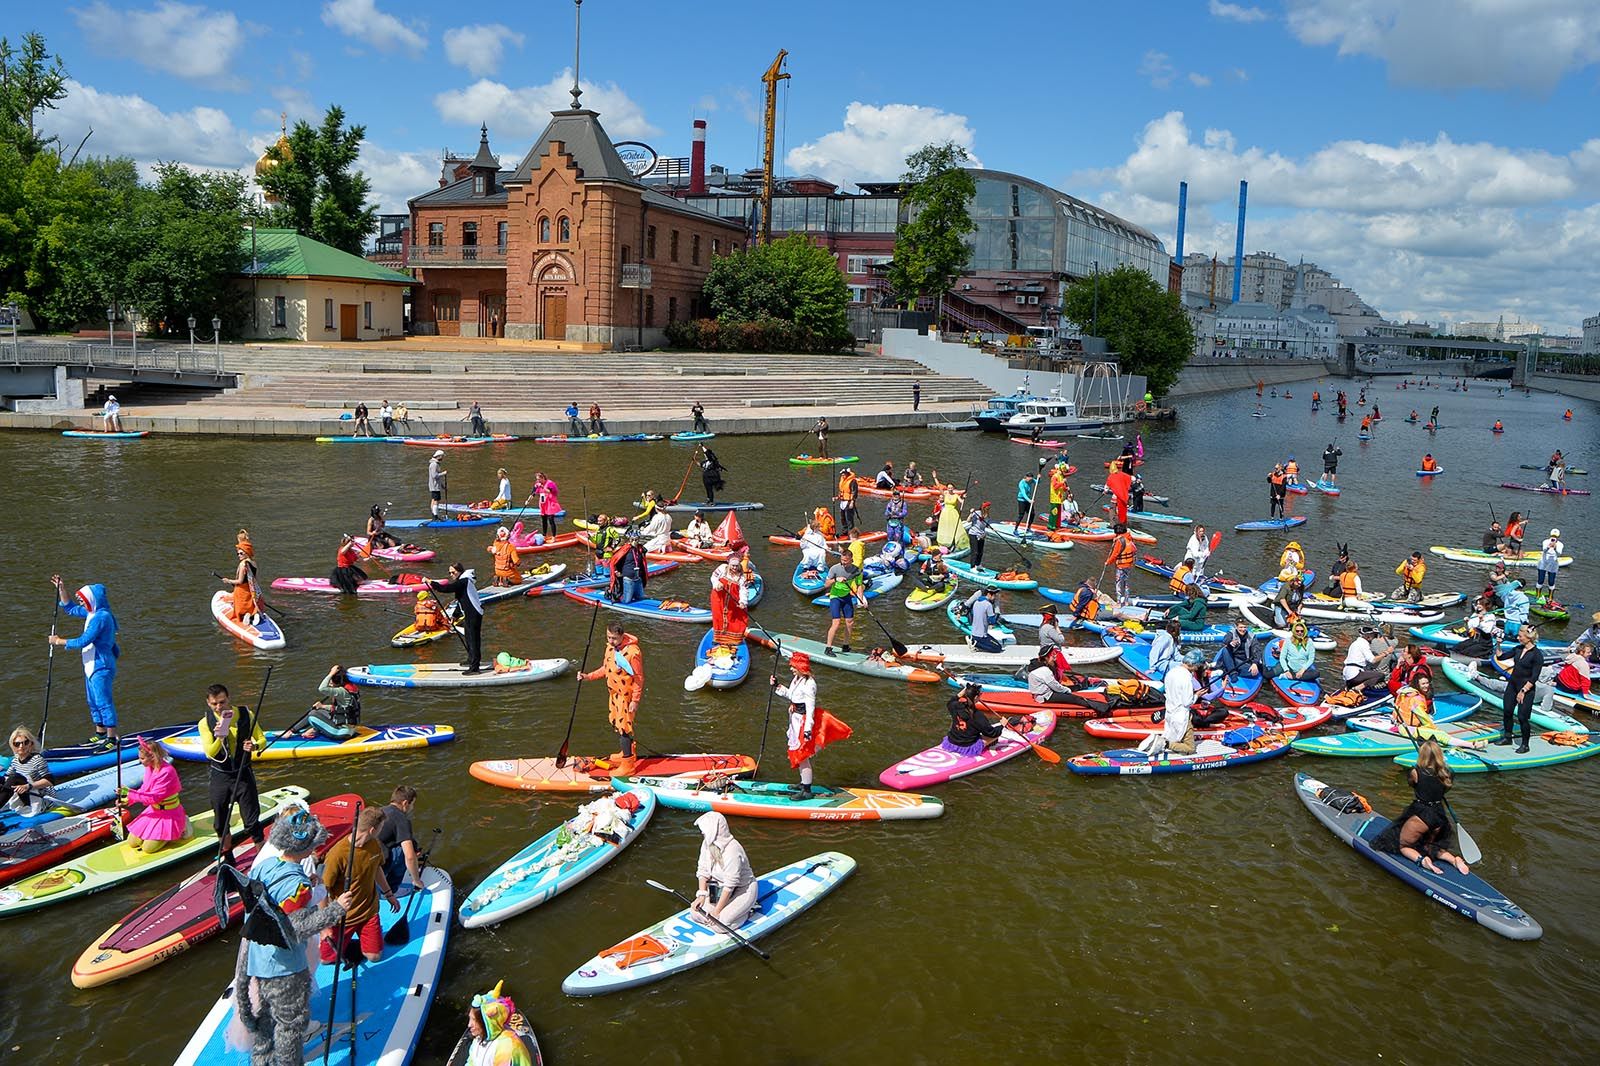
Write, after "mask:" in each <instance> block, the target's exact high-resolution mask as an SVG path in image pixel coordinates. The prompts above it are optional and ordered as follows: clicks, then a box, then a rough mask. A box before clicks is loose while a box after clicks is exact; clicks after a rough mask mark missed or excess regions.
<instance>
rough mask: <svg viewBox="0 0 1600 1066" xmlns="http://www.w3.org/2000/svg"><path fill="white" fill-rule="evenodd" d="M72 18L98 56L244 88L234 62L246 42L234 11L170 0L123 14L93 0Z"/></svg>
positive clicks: (204, 81) (100, 0) (216, 83)
mask: <svg viewBox="0 0 1600 1066" xmlns="http://www.w3.org/2000/svg"><path fill="white" fill-rule="evenodd" d="M73 16H74V18H75V19H76V21H77V23H78V30H79V31H80V32H81V33H82V34H83V36H84V39H85V40H86V41H88V42H89V46H90V47H91V48H93V49H94V50H95V51H96V52H98V53H100V54H101V55H114V56H121V57H125V58H129V59H132V60H134V61H135V62H137V63H140V64H142V65H144V66H146V67H149V68H150V69H151V70H159V71H162V72H164V73H167V74H171V75H174V76H175V77H179V78H186V79H188V80H191V81H198V82H203V83H205V84H208V85H212V86H215V87H217V88H225V89H234V88H239V87H241V86H242V85H243V81H242V80H241V79H240V78H239V77H237V76H236V75H235V73H234V62H235V58H236V54H237V53H238V51H239V48H240V46H242V45H243V44H244V36H245V35H244V27H243V26H242V25H241V24H240V22H239V20H238V18H236V17H235V16H234V15H233V13H232V12H229V11H212V10H209V9H208V8H204V7H201V6H199V5H197V4H182V3H175V2H173V0H159V2H158V3H157V4H156V5H155V6H154V7H153V8H151V9H149V10H132V9H128V10H123V9H118V8H114V7H112V6H111V5H110V4H107V3H105V2H104V0H95V2H94V3H92V4H90V5H89V6H88V7H85V8H80V9H77V10H75V11H74V12H73Z"/></svg>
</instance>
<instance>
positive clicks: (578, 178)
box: [408, 108, 745, 348]
mask: <svg viewBox="0 0 1600 1066" xmlns="http://www.w3.org/2000/svg"><path fill="white" fill-rule="evenodd" d="M444 166H445V173H444V175H443V176H442V177H441V179H440V187H439V188H437V189H435V190H433V191H431V192H427V193H424V194H422V195H421V196H418V197H415V198H414V199H412V200H411V201H410V204H409V206H410V209H411V226H410V232H411V234H412V242H413V243H412V245H411V247H410V249H409V254H408V262H409V265H410V266H411V267H413V268H414V269H415V271H416V274H417V276H418V280H419V281H420V283H421V286H422V288H421V291H420V292H415V293H413V295H412V314H413V319H414V325H413V328H414V329H415V331H416V332H419V333H429V332H437V333H439V334H442V335H448V336H464V337H498V336H505V337H520V338H530V339H545V340H571V341H586V342H593V343H599V344H603V345H605V346H606V347H608V348H620V347H625V346H632V345H642V346H643V347H653V346H655V345H658V344H660V343H662V341H663V340H664V333H663V330H664V327H665V326H666V325H667V324H668V323H670V322H674V321H678V320H681V319H686V318H691V317H694V316H695V315H697V314H698V313H699V311H700V299H701V298H700V290H701V286H702V285H703V283H704V282H705V277H706V273H707V271H708V270H709V269H710V265H711V261H712V259H713V258H714V257H715V256H718V255H726V254H728V253H729V252H731V251H733V250H734V249H735V248H742V247H743V245H744V242H745V227H744V224H743V222H742V220H733V219H725V218H718V217H717V216H716V215H713V214H710V213H708V212H706V211H704V210H701V209H700V208H698V207H695V206H692V205H689V204H686V203H684V202H683V201H682V200H679V199H675V198H674V197H671V196H666V195H663V194H662V193H659V192H656V191H655V190H653V189H648V188H646V187H645V186H644V185H643V184H641V183H640V182H639V181H638V180H637V179H636V178H635V177H634V176H633V174H632V172H630V171H629V169H628V167H627V165H626V164H625V163H623V161H622V158H621V157H620V156H619V155H618V154H617V150H616V148H615V146H613V144H612V143H611V139H610V138H609V137H608V136H607V135H606V132H605V129H604V128H603V127H602V126H601V125H600V122H599V116H598V115H597V114H596V113H595V112H593V111H589V110H585V109H582V108H573V109H569V110H565V111H557V112H554V113H553V114H552V115H551V117H550V124H549V125H548V126H547V127H546V128H545V131H544V132H543V133H542V134H541V135H540V136H539V137H538V139H537V140H535V141H534V143H533V145H532V147H530V148H529V149H528V152H527V154H526V155H524V156H523V158H522V161H521V162H520V163H519V164H518V165H517V166H516V167H515V168H514V169H512V170H509V171H506V170H502V169H500V165H499V162H498V160H497V159H496V158H495V156H494V154H493V153H492V152H491V151H490V150H489V136H488V129H487V128H484V129H483V130H482V131H481V137H480V140H479V143H478V152H477V155H476V156H474V157H473V158H472V159H470V160H467V159H460V158H456V157H447V158H446V159H445V161H444Z"/></svg>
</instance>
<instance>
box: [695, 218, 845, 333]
mask: <svg viewBox="0 0 1600 1066" xmlns="http://www.w3.org/2000/svg"><path fill="white" fill-rule="evenodd" d="M703 292H704V295H705V298H706V302H707V303H708V304H709V305H710V308H711V312H712V314H713V315H715V316H716V317H717V318H718V319H719V320H720V321H722V322H723V323H724V324H728V323H739V322H754V321H758V320H763V319H777V320H780V321H784V322H792V323H794V325H795V327H796V329H797V330H798V331H799V334H800V336H801V338H802V341H801V343H803V344H805V345H806V346H807V347H817V348H821V349H830V350H831V349H835V348H840V347H843V346H844V345H846V344H848V343H849V341H850V323H849V318H848V316H847V314H846V308H847V306H848V305H849V303H850V290H849V287H848V286H847V285H846V284H845V278H844V275H843V274H842V273H840V271H839V263H838V260H837V259H835V258H834V256H833V253H832V252H829V251H828V250H827V249H826V248H819V247H817V246H816V245H815V244H812V243H811V241H809V240H808V239H807V238H806V237H805V236H804V235H803V234H799V233H793V234H790V235H789V236H787V237H784V238H782V239H781V240H776V241H772V242H771V243H768V244H761V245H753V246H751V247H750V248H748V249H746V250H744V251H738V252H734V253H733V254H731V255H726V256H720V257H718V258H716V259H715V260H713V261H712V264H711V270H710V272H709V273H708V274H707V275H706V281H705V287H704V289H703Z"/></svg>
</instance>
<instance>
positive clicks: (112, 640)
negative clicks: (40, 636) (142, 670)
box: [50, 574, 122, 751]
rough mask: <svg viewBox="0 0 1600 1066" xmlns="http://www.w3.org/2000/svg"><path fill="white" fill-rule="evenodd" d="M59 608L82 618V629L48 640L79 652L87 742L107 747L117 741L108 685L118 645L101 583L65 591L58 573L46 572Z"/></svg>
mask: <svg viewBox="0 0 1600 1066" xmlns="http://www.w3.org/2000/svg"><path fill="white" fill-rule="evenodd" d="M50 582H51V584H53V585H55V587H56V596H57V598H58V599H60V601H61V606H62V608H63V609H64V610H65V611H66V612H67V614H69V615H71V616H72V617H73V618H82V619H83V620H84V621H83V632H82V633H80V634H79V635H78V636H76V637H73V638H71V639H70V640H69V639H67V638H66V637H61V636H57V635H55V634H54V633H52V634H51V635H50V643H51V644H54V645H55V646H56V647H58V648H65V649H66V650H67V651H75V652H78V653H80V654H81V655H82V656H83V690H84V696H85V698H86V699H87V700H88V704H89V719H90V721H92V722H93V723H94V732H93V733H92V734H91V735H90V737H89V739H88V741H87V744H88V745H89V746H91V747H94V748H97V749H100V750H103V751H110V750H111V749H113V748H115V747H116V746H117V744H118V743H119V740H120V737H119V734H118V732H117V704H116V700H115V699H114V698H113V696H112V685H113V684H114V683H115V682H116V680H117V660H118V659H119V658H121V656H122V649H121V648H120V647H119V646H118V645H117V618H116V615H114V614H112V613H111V604H110V602H109V601H108V600H107V598H106V587H105V586H104V585H85V586H83V587H82V588H80V589H79V590H78V591H77V593H76V595H74V596H71V597H69V596H68V595H67V586H66V585H65V584H64V583H63V582H62V580H61V575H60V574H52V575H50Z"/></svg>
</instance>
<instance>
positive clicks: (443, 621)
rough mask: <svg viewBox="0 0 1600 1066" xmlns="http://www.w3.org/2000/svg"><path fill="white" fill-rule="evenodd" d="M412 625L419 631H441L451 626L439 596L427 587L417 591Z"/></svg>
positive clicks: (412, 613)
mask: <svg viewBox="0 0 1600 1066" xmlns="http://www.w3.org/2000/svg"><path fill="white" fill-rule="evenodd" d="M411 625H412V628H414V629H415V630H416V631H417V632H418V633H439V632H442V631H443V630H446V629H448V628H450V622H449V620H448V619H447V618H446V617H445V611H444V609H443V608H442V607H440V606H439V599H438V597H437V596H435V595H434V594H433V593H432V592H430V591H428V590H427V589H423V590H422V591H421V592H419V593H417V602H416V604H415V605H414V606H413V607H412V608H411Z"/></svg>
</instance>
